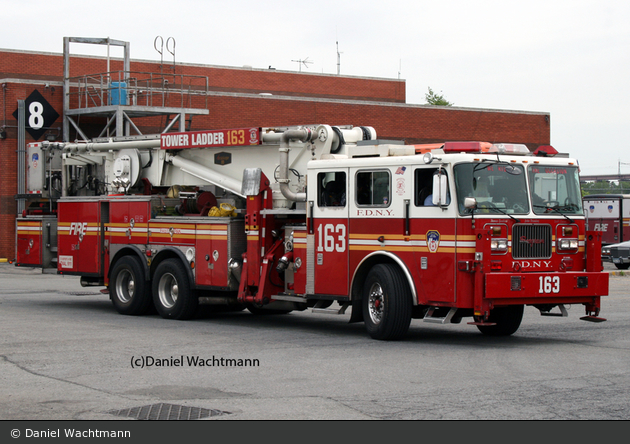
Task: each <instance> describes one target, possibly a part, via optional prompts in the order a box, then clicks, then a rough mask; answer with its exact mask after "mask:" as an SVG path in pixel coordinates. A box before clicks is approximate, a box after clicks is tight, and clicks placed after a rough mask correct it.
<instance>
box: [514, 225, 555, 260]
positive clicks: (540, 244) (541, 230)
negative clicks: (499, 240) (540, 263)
mask: <svg viewBox="0 0 630 444" xmlns="http://www.w3.org/2000/svg"><path fill="white" fill-rule="evenodd" d="M512 257H513V258H515V259H547V258H550V257H551V225H531V224H515V225H514V226H513V227H512Z"/></svg>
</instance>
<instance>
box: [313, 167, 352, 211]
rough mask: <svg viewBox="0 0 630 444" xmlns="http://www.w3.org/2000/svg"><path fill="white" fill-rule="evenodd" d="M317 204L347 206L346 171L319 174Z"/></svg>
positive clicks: (321, 205)
mask: <svg viewBox="0 0 630 444" xmlns="http://www.w3.org/2000/svg"><path fill="white" fill-rule="evenodd" d="M317 191H318V193H317V195H318V202H317V205H318V206H320V207H345V206H346V173H344V172H343V171H339V172H332V173H319V174H318V175H317Z"/></svg>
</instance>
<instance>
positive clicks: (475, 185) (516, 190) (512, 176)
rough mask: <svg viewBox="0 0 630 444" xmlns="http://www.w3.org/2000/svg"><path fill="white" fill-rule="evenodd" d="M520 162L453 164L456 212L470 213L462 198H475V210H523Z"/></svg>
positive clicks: (524, 187) (524, 197)
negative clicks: (516, 163)
mask: <svg viewBox="0 0 630 444" xmlns="http://www.w3.org/2000/svg"><path fill="white" fill-rule="evenodd" d="M524 173H525V171H524V170H523V166H522V165H510V164H507V163H478V162H477V163H460V164H458V165H455V167H454V177H455V187H456V189H457V205H458V208H459V213H460V214H470V213H471V212H472V209H470V208H465V207H464V199H466V198H467V197H474V198H475V199H476V200H477V210H476V212H478V213H498V214H527V213H529V203H528V200H527V184H526V183H525V174H524Z"/></svg>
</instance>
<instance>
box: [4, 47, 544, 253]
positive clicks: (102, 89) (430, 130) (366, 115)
mask: <svg viewBox="0 0 630 444" xmlns="http://www.w3.org/2000/svg"><path fill="white" fill-rule="evenodd" d="M66 56H67V58H66ZM64 59H66V64H64ZM64 67H65V68H66V70H64ZM112 82H113V83H112ZM117 82H118V83H124V84H125V87H126V88H128V89H125V90H124V94H127V92H128V91H129V94H130V95H129V96H127V95H125V96H120V94H121V93H123V91H122V90H120V89H119V90H113V89H112V88H111V85H112V84H114V83H117ZM130 82H131V83H133V85H130V84H129V83H130ZM103 85H105V86H103ZM131 86H133V88H131ZM0 87H1V89H2V94H1V95H0V110H2V118H1V120H0V152H1V153H2V174H0V258H5V259H9V260H12V259H14V258H15V244H16V237H15V218H16V215H17V213H18V212H19V205H18V201H17V200H16V197H19V196H20V193H21V192H22V191H21V190H20V187H19V183H20V181H22V180H23V179H22V176H23V175H24V173H25V172H24V171H22V170H23V169H25V168H26V166H25V165H26V163H25V162H23V159H24V157H25V156H26V154H25V150H24V148H25V146H26V144H28V143H30V142H36V141H42V140H56V141H61V140H69V141H74V140H83V139H86V138H88V139H92V138H98V137H109V136H112V134H113V133H114V126H115V125H113V124H112V120H113V118H112V117H111V116H108V115H104V114H99V113H98V112H96V111H95V110H97V109H106V107H107V105H109V104H112V103H113V102H112V100H115V101H116V104H118V105H123V106H122V107H120V108H122V109H123V110H125V109H126V108H125V106H128V108H129V110H130V111H129V112H128V114H130V115H131V111H133V110H145V109H146V110H147V112H146V113H144V114H141V113H140V114H137V115H136V116H135V117H134V116H131V117H129V116H128V115H127V114H125V117H124V118H126V119H127V120H126V121H124V126H125V128H126V129H125V131H126V133H128V134H130V135H140V134H144V135H148V134H157V133H160V132H162V131H164V129H165V126H167V127H168V125H169V121H171V122H172V123H174V121H175V120H176V119H173V115H172V114H171V110H174V109H175V110H176V109H178V108H182V109H187V110H189V111H190V113H189V114H187V117H186V121H185V122H178V123H177V124H176V125H172V127H170V128H169V130H173V131H178V130H180V129H181V128H185V129H186V130H192V131H196V130H202V129H222V128H240V127H274V126H291V125H302V124H315V123H326V124H331V125H356V126H360V125H362V126H372V127H374V128H375V129H376V131H377V134H378V137H379V139H396V140H404V141H405V142H406V143H433V142H443V141H459V140H481V141H489V142H505V143H523V144H526V145H527V146H528V147H529V148H530V149H535V148H537V147H538V146H539V145H547V144H549V143H550V116H549V114H548V113H539V112H526V111H508V110H488V109H472V108H460V107H435V106H429V105H414V104H408V103H406V92H405V81H404V80H400V79H383V78H369V77H353V76H341V75H331V74H311V73H302V72H299V73H298V72H286V71H278V70H274V69H254V68H249V67H243V68H235V67H221V66H212V65H199V64H186V63H178V64H177V65H166V64H163V63H162V64H161V63H160V62H152V61H143V60H133V59H132V60H131V61H130V66H129V68H128V69H125V63H124V60H121V59H111V60H108V59H106V58H104V57H96V56H83V55H67V54H66V53H64V54H57V53H43V52H31V51H17V50H8V49H4V50H3V49H0ZM66 89H67V91H66ZM115 94H118V95H116V96H114V95H115ZM64 98H66V102H65V103H64ZM20 103H21V104H23V107H24V115H23V117H22V118H23V125H22V127H21V126H20V125H18V123H19V117H20V112H19V111H20V110H19V106H18V104H20ZM99 107H100V108H99ZM132 119H133V123H129V122H130V121H131V120H132ZM120 120H121V125H123V122H122V120H124V119H122V118H121V119H120ZM64 122H65V126H66V131H64ZM68 122H69V123H68ZM108 125H109V126H108ZM118 135H120V134H118Z"/></svg>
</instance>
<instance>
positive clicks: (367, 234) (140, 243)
mask: <svg viewBox="0 0 630 444" xmlns="http://www.w3.org/2000/svg"><path fill="white" fill-rule="evenodd" d="M28 155H29V162H30V163H29V183H30V182H31V179H30V175H31V174H34V175H36V176H37V180H33V181H32V182H33V183H35V184H36V186H37V187H39V188H41V189H35V190H30V188H29V191H30V192H32V193H33V194H34V195H35V196H37V197H38V199H35V200H34V201H33V202H32V204H31V205H30V206H29V207H28V209H27V210H26V211H25V213H24V214H23V216H22V217H20V218H18V220H17V247H18V257H17V263H16V265H18V266H38V267H42V268H43V269H52V270H53V272H57V273H60V274H66V275H79V276H81V283H82V285H85V286H87V285H95V286H106V287H107V288H108V293H109V295H110V298H111V300H112V302H113V305H114V307H115V308H116V310H118V312H120V313H122V314H127V315H141V314H144V313H146V312H147V311H148V310H149V309H150V308H151V307H152V306H154V307H155V309H156V310H157V312H158V313H159V314H160V315H161V316H162V317H164V318H171V319H188V318H190V317H192V316H193V315H194V314H195V312H196V310H197V307H198V305H199V304H202V303H203V304H223V305H229V306H233V307H235V308H243V307H245V308H247V309H248V310H249V311H251V312H252V313H255V314H261V313H288V312H290V311H292V310H307V309H311V310H312V311H313V312H316V313H318V312H319V313H338V314H343V313H345V312H346V310H347V309H348V308H350V309H351V314H350V322H360V321H362V322H364V323H365V325H366V328H367V331H368V333H369V335H370V336H371V337H373V338H375V339H398V338H401V337H403V336H404V335H405V334H406V333H407V331H408V328H409V326H410V322H411V320H412V319H423V320H424V321H425V322H435V323H442V324H446V323H458V322H460V321H461V320H462V318H469V320H470V322H468V323H469V324H472V325H475V326H476V327H477V328H478V329H479V330H480V331H481V332H482V333H484V334H488V335H511V334H512V333H514V332H515V331H517V329H518V328H519V326H520V324H521V320H522V316H523V310H524V307H525V306H532V307H535V308H536V309H538V310H539V311H540V313H541V314H542V315H548V316H567V315H568V312H567V309H566V308H565V307H566V305H568V304H572V305H574V304H580V305H583V306H584V309H585V316H583V317H582V318H581V319H584V320H587V321H593V322H599V321H603V320H604V319H603V318H601V317H599V312H600V298H601V296H605V295H607V294H608V274H607V273H604V272H603V269H602V262H601V251H600V250H601V232H599V231H586V228H585V217H584V212H583V209H582V199H581V192H580V182H579V177H578V164H577V161H576V160H574V159H570V158H568V157H566V156H563V155H559V154H557V152H556V151H555V150H554V149H553V148H552V147H548V146H547V147H541V148H539V149H538V150H536V152H534V153H531V152H530V151H529V150H528V149H527V148H526V147H525V146H524V145H514V144H491V143H485V142H445V143H441V144H432V145H405V144H403V143H402V142H400V141H388V140H380V139H378V138H377V135H376V131H375V129H374V128H372V127H350V126H329V125H313V126H302V127H286V128H264V129H263V128H246V129H233V130H217V131H199V132H185V133H167V134H162V135H161V136H156V137H155V138H146V137H145V138H144V139H143V140H122V141H116V140H104V141H95V142H90V143H54V142H51V143H48V142H43V143H38V144H31V145H30V146H29V147H28ZM35 158H37V159H38V165H36V166H33V164H32V161H33V159H35ZM37 168H39V170H37Z"/></svg>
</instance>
